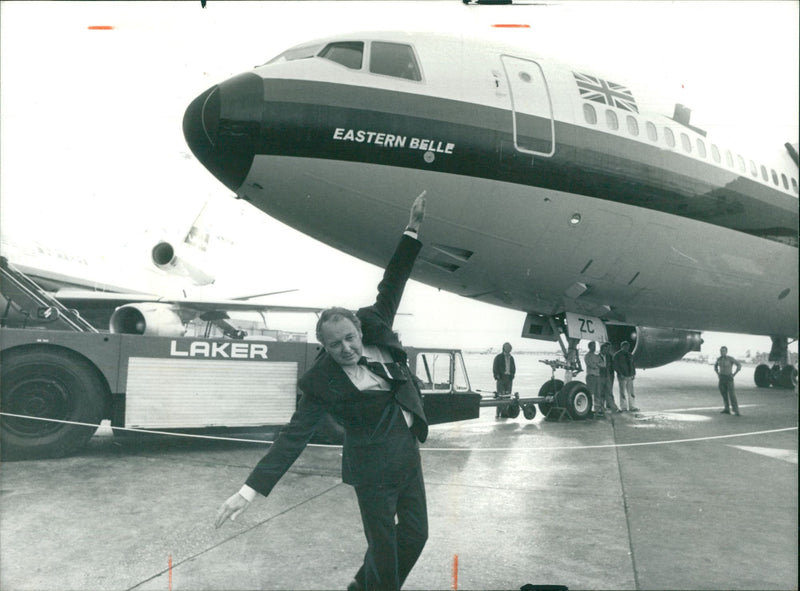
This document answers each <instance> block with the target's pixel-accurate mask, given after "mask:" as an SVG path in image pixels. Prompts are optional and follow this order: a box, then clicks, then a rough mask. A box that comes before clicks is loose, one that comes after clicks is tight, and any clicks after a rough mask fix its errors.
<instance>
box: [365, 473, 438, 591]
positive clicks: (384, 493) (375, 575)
mask: <svg viewBox="0 0 800 591" xmlns="http://www.w3.org/2000/svg"><path fill="white" fill-rule="evenodd" d="M356 496H357V497H358V507H359V509H361V521H362V523H363V525H364V535H365V536H366V537H367V544H368V547H367V553H366V555H365V556H364V564H363V565H362V566H361V568H360V569H359V571H358V573H357V574H356V581H358V584H359V585H360V586H361V588H362V589H364V590H365V591H378V590H380V591H395V590H397V589H400V586H401V585H402V584H403V583H404V582H405V580H406V577H407V576H408V573H410V572H411V569H412V568H413V567H414V564H415V563H416V562H417V558H419V555H420V554H421V553H422V548H423V547H424V546H425V542H426V541H427V539H428V509H427V505H426V502H425V482H424V480H423V478H422V469H421V468H417V469H416V470H414V472H413V473H412V474H410V475H409V477H408V478H407V479H406V480H405V482H403V483H401V484H399V485H397V486H383V485H375V486H366V485H365V486H357V487H356ZM395 516H396V518H397V520H396V522H395Z"/></svg>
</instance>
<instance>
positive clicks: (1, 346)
mask: <svg viewBox="0 0 800 591" xmlns="http://www.w3.org/2000/svg"><path fill="white" fill-rule="evenodd" d="M0 262H1V264H0V279H2V282H0V305H2V312H0V320H2V330H1V331H0V381H1V382H2V384H1V387H2V398H0V403H1V404H0V408H1V409H2V416H0V445H2V447H1V448H0V451H2V454H3V457H4V459H8V458H35V457H58V456H63V455H67V454H70V453H72V452H74V451H76V450H77V449H79V448H80V447H81V446H82V445H84V444H85V443H86V442H87V441H88V440H89V438H90V437H91V436H92V435H93V433H94V432H95V430H96V428H97V425H99V424H100V422H101V421H103V420H109V421H110V424H111V426H112V428H116V429H115V432H117V431H119V432H123V431H124V430H126V429H148V430H159V431H162V430H194V429H205V430H207V429H209V428H225V429H230V428H253V427H259V426H274V425H282V424H285V423H286V422H288V420H289V419H290V418H291V416H292V413H293V412H294V409H295V406H296V401H297V396H298V394H299V392H298V390H297V380H298V377H299V376H300V375H302V373H303V372H304V371H305V370H306V369H307V368H308V367H309V366H310V365H311V364H312V363H313V361H314V359H315V358H316V356H317V354H318V353H319V350H320V346H319V345H318V344H314V343H306V342H268V341H254V340H237V339H223V338H217V339H213V338H212V339H207V338H193V337H190V338H187V337H161V336H147V335H139V334H117V333H106V332H100V331H98V330H97V329H96V328H95V327H93V326H92V325H91V324H89V323H88V322H86V321H85V320H84V319H83V318H81V316H80V315H78V314H77V313H76V312H75V311H74V310H70V309H68V308H66V307H64V306H63V305H62V304H61V303H60V302H59V301H58V300H57V299H55V298H53V297H52V296H51V295H49V294H48V293H47V292H45V291H43V290H41V289H40V288H39V286H38V285H37V284H36V283H34V282H33V281H32V280H30V279H29V278H28V277H27V276H25V275H24V274H23V273H20V272H19V271H18V270H16V269H14V268H13V266H11V265H9V264H8V263H7V261H6V260H5V259H3V260H2V261H0ZM408 352H409V361H410V366H411V368H412V371H416V370H417V369H419V371H418V372H417V375H419V376H420V377H421V382H422V383H421V387H422V391H423V396H424V399H425V410H426V413H427V414H428V418H429V421H430V422H431V423H432V424H433V423H439V422H447V421H453V420H462V419H468V418H475V417H477V416H478V414H479V412H480V409H479V405H478V402H479V400H480V395H479V394H477V393H474V392H472V391H471V390H470V388H469V381H468V379H467V376H466V370H465V369H464V364H463V360H462V358H461V353H460V352H459V351H455V350H447V349H436V350H426V349H414V348H409V350H408ZM323 435H327V437H328V438H329V439H330V438H335V436H336V433H335V429H334V432H332V433H327V434H323Z"/></svg>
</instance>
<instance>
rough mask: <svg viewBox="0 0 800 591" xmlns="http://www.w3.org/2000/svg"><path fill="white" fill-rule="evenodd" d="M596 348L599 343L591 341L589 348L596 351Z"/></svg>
mask: <svg viewBox="0 0 800 591" xmlns="http://www.w3.org/2000/svg"><path fill="white" fill-rule="evenodd" d="M596 348H597V343H595V342H594V341H589V349H591V350H592V351H594V350H595V349H596Z"/></svg>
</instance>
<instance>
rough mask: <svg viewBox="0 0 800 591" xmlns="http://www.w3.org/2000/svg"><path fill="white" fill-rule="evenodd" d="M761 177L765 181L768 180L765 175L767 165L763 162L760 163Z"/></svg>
mask: <svg viewBox="0 0 800 591" xmlns="http://www.w3.org/2000/svg"><path fill="white" fill-rule="evenodd" d="M761 178H762V179H764V180H765V181H769V177H768V176H767V167H766V166H764V165H763V164H762V165H761Z"/></svg>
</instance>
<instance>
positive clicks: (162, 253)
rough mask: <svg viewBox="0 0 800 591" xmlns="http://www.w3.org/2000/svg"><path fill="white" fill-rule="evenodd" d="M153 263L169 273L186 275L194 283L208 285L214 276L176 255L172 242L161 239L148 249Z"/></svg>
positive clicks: (212, 281)
mask: <svg viewBox="0 0 800 591" xmlns="http://www.w3.org/2000/svg"><path fill="white" fill-rule="evenodd" d="M150 258H151V260H152V261H153V264H154V265H155V266H156V267H158V268H159V269H161V270H162V271H164V272H165V273H169V274H170V275H178V276H181V277H188V278H189V279H190V280H191V281H192V283H194V284H195V285H208V284H210V283H214V277H212V276H211V275H209V274H208V273H206V272H205V271H203V270H202V269H200V268H199V267H198V266H197V265H194V264H192V263H190V262H189V261H188V260H186V258H185V257H180V256H178V253H177V251H176V249H175V247H174V246H172V244H170V243H169V242H165V241H163V240H162V241H161V242H159V243H158V244H156V245H155V246H154V247H153V250H151V251H150Z"/></svg>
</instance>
